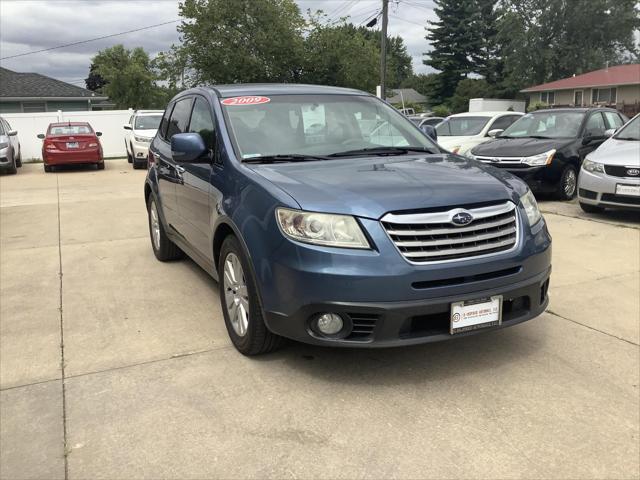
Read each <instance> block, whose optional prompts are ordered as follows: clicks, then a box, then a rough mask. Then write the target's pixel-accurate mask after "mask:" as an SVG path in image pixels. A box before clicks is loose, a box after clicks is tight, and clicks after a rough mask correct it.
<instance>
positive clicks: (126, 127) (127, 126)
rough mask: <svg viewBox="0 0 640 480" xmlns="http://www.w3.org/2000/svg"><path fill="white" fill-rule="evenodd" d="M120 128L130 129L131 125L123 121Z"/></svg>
mask: <svg viewBox="0 0 640 480" xmlns="http://www.w3.org/2000/svg"><path fill="white" fill-rule="evenodd" d="M122 128H124V129H125V130H132V128H131V125H129V124H128V123H125V124H124V125H123V126H122Z"/></svg>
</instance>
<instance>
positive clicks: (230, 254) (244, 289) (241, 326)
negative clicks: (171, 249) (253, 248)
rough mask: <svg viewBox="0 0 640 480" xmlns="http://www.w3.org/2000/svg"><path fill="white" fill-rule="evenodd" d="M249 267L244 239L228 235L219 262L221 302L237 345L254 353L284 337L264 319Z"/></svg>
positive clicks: (246, 352) (269, 349) (272, 347)
mask: <svg viewBox="0 0 640 480" xmlns="http://www.w3.org/2000/svg"><path fill="white" fill-rule="evenodd" d="M249 268H250V267H249V263H248V261H247V258H246V256H245V254H244V252H243V250H242V248H241V247H240V242H239V241H238V239H237V238H236V237H234V236H233V235H230V236H228V237H227V238H226V239H225V240H224V242H223V243H222V248H221V250H220V259H219V262H218V276H219V279H218V286H219V292H220V306H221V307H222V314H223V316H224V323H225V325H226V327H227V332H228V333H229V338H230V339H231V342H232V343H233V346H234V347H236V349H237V350H238V351H239V352H240V353H242V354H243V355H247V356H252V355H260V354H263V353H268V352H272V351H274V350H276V349H277V348H279V347H280V346H281V345H282V344H283V342H284V339H283V338H282V337H280V336H278V335H276V334H274V333H272V332H271V331H270V330H269V329H268V328H267V326H266V325H265V323H264V318H263V315H262V305H261V303H260V298H259V296H258V293H257V292H258V290H257V288H256V285H255V282H254V280H253V275H251V270H250V269H249ZM227 305H230V308H228V307H227ZM247 310H248V311H247Z"/></svg>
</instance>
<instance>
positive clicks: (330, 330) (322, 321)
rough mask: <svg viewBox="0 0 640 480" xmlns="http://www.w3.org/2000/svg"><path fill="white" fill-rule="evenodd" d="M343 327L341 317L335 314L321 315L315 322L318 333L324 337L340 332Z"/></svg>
mask: <svg viewBox="0 0 640 480" xmlns="http://www.w3.org/2000/svg"><path fill="white" fill-rule="evenodd" d="M343 325H344V323H343V321H342V317H341V316H340V315H338V314H335V313H323V314H322V315H320V316H319V317H318V320H316V326H317V327H318V331H319V332H320V333H323V334H325V335H335V334H336V333H338V332H339V331H340V330H342V327H343Z"/></svg>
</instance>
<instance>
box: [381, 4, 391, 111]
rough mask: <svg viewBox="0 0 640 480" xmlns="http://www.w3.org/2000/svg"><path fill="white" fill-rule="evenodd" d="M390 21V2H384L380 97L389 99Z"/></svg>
mask: <svg viewBox="0 0 640 480" xmlns="http://www.w3.org/2000/svg"><path fill="white" fill-rule="evenodd" d="M388 20H389V0H382V38H381V39H380V92H381V95H380V97H381V98H382V99H383V100H386V99H387V95H386V87H387V86H386V83H387V22H388Z"/></svg>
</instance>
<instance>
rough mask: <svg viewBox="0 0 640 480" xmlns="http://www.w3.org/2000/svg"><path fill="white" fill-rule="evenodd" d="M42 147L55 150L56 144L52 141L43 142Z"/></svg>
mask: <svg viewBox="0 0 640 480" xmlns="http://www.w3.org/2000/svg"><path fill="white" fill-rule="evenodd" d="M44 148H45V149H46V150H55V149H56V146H55V145H54V144H53V143H45V144H44Z"/></svg>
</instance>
